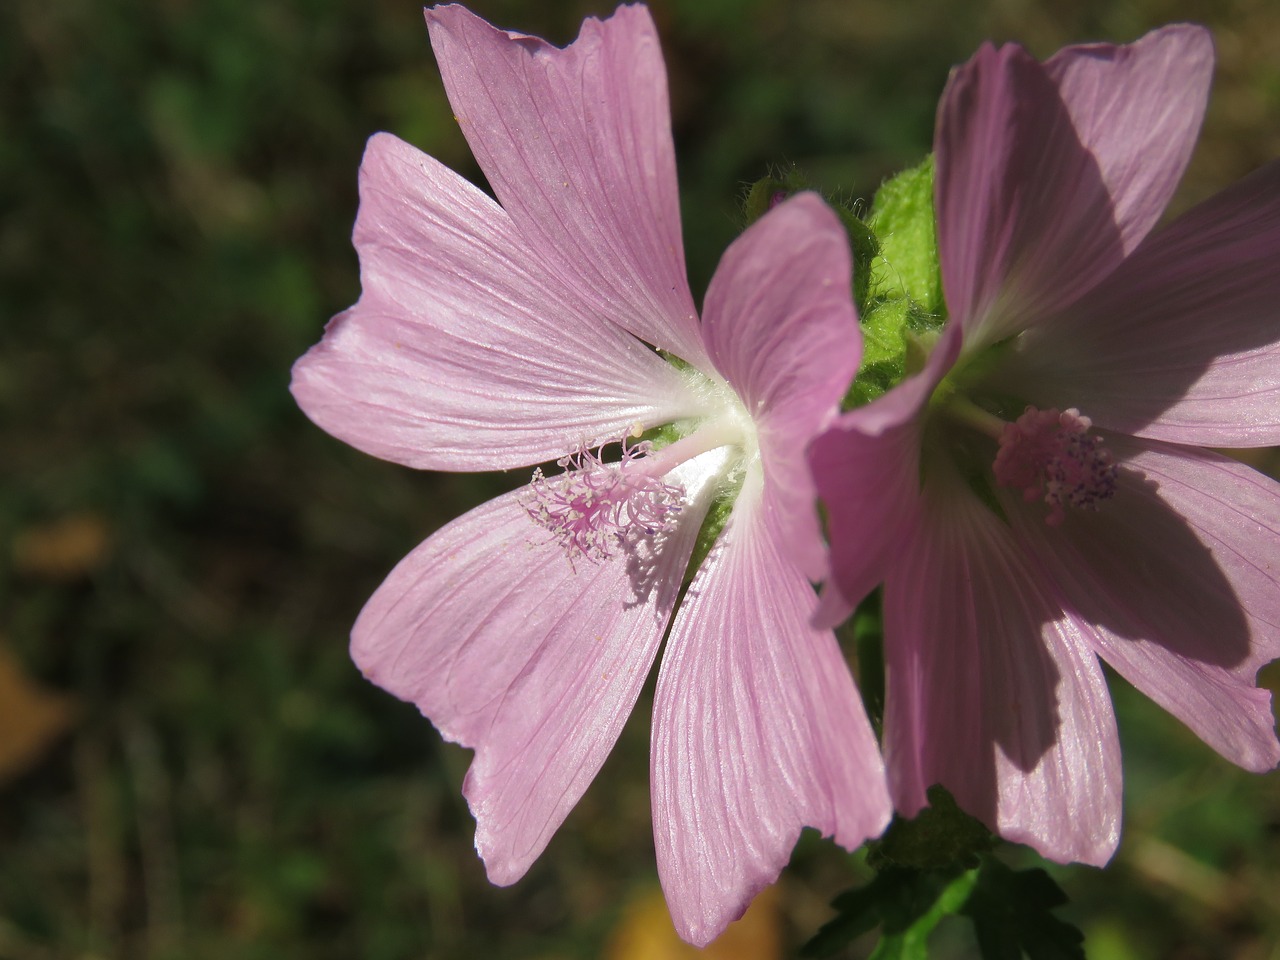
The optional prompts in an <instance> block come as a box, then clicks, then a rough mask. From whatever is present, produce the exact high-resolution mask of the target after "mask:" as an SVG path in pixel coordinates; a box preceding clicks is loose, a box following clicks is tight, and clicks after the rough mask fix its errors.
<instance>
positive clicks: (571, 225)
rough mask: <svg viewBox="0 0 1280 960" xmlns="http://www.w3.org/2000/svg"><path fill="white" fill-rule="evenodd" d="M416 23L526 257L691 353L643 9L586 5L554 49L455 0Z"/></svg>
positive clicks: (667, 123) (658, 341)
mask: <svg viewBox="0 0 1280 960" xmlns="http://www.w3.org/2000/svg"><path fill="white" fill-rule="evenodd" d="M427 25H428V27H429V28H430V31H431V44H432V46H433V47H434V48H435V52H436V59H437V60H438V61H439V64H440V72H441V74H442V75H443V77H444V84H445V90H446V91H447V92H448V94H449V102H450V103H451V104H452V105H453V110H454V114H455V115H456V116H457V118H458V122H459V123H460V124H461V126H462V132H463V134H464V135H465V136H466V138H467V142H468V143H469V144H470V145H471V149H472V152H474V153H475V156H476V160H477V161H479V163H480V166H481V168H482V169H483V170H484V173H485V176H486V177H487V178H488V180H489V184H490V186H492V187H493V191H494V193H495V194H496V195H497V197H498V200H499V202H501V204H502V206H503V207H504V208H505V209H506V211H507V212H508V213H509V214H510V215H511V217H512V219H513V221H514V222H515V224H516V228H517V229H518V230H519V232H520V234H521V235H522V236H523V237H524V239H525V241H526V246H527V248H528V249H529V250H530V251H532V253H533V255H534V257H535V259H536V260H537V261H538V262H541V263H543V264H544V265H546V266H547V267H548V268H549V269H550V270H551V271H552V272H553V273H557V274H559V275H560V276H562V277H564V278H566V280H568V281H569V283H570V284H571V285H572V286H573V287H574V288H575V290H576V291H577V292H578V294H579V295H580V296H582V297H583V298H585V299H587V300H588V302H590V303H591V304H592V305H593V306H594V308H595V310H596V313H597V315H598V316H600V317H603V318H606V319H609V320H611V321H613V322H614V323H617V324H619V325H620V326H622V327H624V328H626V329H627V330H630V331H631V332H632V333H633V334H635V335H636V336H638V337H640V338H641V339H643V340H645V341H646V342H648V343H651V344H653V345H654V346H656V347H660V348H662V349H664V350H669V351H671V352H673V353H675V354H677V355H678V356H680V357H683V358H684V359H685V360H687V361H689V362H690V363H692V364H694V365H697V366H701V365H702V362H703V361H704V360H705V354H704V352H703V349H702V338H701V336H700V334H699V332H698V318H697V312H696V310H695V308H694V305H693V297H692V295H691V294H690V292H689V283H688V280H687V278H686V274H685V264H684V244H683V240H682V239H681V236H680V204H679V197H678V193H677V185H676V167H675V151H674V148H673V146H672V142H671V111H670V107H669V105H668V102H667V74H666V67H665V66H664V64H663V62H662V51H661V49H660V48H659V45H658V37H657V33H656V31H655V29H654V26H653V21H652V19H651V18H650V16H649V12H648V10H646V9H645V8H644V7H642V6H632V7H620V8H619V9H618V11H617V12H616V13H615V14H614V15H613V16H612V17H610V18H609V19H607V20H604V21H600V20H596V19H594V18H593V19H588V20H587V21H586V22H585V23H583V25H582V32H581V33H580V34H579V36H578V39H577V40H576V41H575V42H574V43H572V44H570V45H569V46H568V47H565V48H564V49H558V48H556V47H553V46H551V45H550V44H548V43H545V42H543V41H542V40H538V39H537V38H535V37H526V36H519V35H516V34H509V33H506V32H504V31H502V30H498V29H496V28H494V27H491V26H490V25H489V24H487V23H485V22H484V21H483V20H481V19H479V18H478V17H476V16H475V15H474V14H472V13H470V12H468V11H467V10H465V9H463V8H462V7H460V6H454V5H449V6H441V7H433V8H431V9H429V10H427Z"/></svg>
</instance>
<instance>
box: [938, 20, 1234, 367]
mask: <svg viewBox="0 0 1280 960" xmlns="http://www.w3.org/2000/svg"><path fill="white" fill-rule="evenodd" d="M1211 69H1212V50H1211V48H1210V46H1209V43H1208V39H1207V35H1206V34H1205V32H1204V31H1203V30H1201V29H1200V28H1196V27H1182V26H1180V27H1172V28H1167V29H1165V30H1162V31H1157V32H1156V33H1153V34H1150V35H1148V36H1147V37H1145V38H1143V39H1142V40H1140V41H1139V42H1138V43H1136V44H1133V45H1131V46H1129V47H1111V46H1101V45H1099V46H1092V47H1075V48H1068V49H1066V50H1064V51H1062V52H1061V53H1059V54H1058V55H1057V56H1056V57H1055V58H1054V59H1053V60H1051V61H1050V62H1049V63H1048V64H1046V65H1044V66H1041V65H1040V64H1038V63H1036V61H1035V60H1034V59H1032V58H1031V56H1030V55H1029V54H1027V52H1026V51H1025V50H1023V49H1022V48H1020V47H1016V46H1012V45H1010V46H1005V47H1002V48H1000V49H999V50H997V49H995V48H993V47H991V46H984V47H983V48H982V49H981V50H979V51H978V53H977V54H976V55H975V56H974V57H973V59H972V60H970V61H969V63H967V64H966V65H964V66H963V67H960V68H958V69H957V70H956V71H955V72H954V73H953V74H952V77H951V81H950V82H949V83H948V85H947V89H946V91H945V92H944V93H943V98H942V103H941V104H940V106H939V108H938V123H937V130H936V133H935V136H934V146H935V149H936V151H937V180H936V187H935V193H936V199H937V210H938V245H939V253H940V257H941V263H942V276H943V284H944V288H945V290H946V295H947V303H948V306H949V309H950V312H951V315H952V316H953V317H955V318H956V320H957V321H958V322H960V323H961V324H963V325H964V326H965V328H966V330H968V331H969V336H968V338H967V339H969V340H970V341H971V343H970V346H973V347H977V346H982V345H985V344H988V343H991V342H993V341H996V340H999V339H1001V338H1002V337H1004V336H1007V335H1009V334H1011V333H1015V332H1017V331H1019V330H1021V329H1024V328H1025V327H1026V326H1028V325H1029V324H1030V323H1034V322H1036V320H1037V318H1039V317H1043V316H1045V315H1047V314H1049V313H1050V312H1052V311H1053V310H1055V309H1056V308H1059V307H1062V306H1065V305H1066V304H1068V303H1070V302H1071V301H1072V300H1074V299H1076V298H1077V297H1078V296H1080V294H1082V293H1084V292H1085V291H1086V290H1088V289H1089V288H1090V287H1092V286H1094V285H1095V284H1097V283H1098V282H1099V281H1100V280H1101V279H1102V278H1103V277H1105V276H1106V275H1107V274H1108V273H1110V272H1111V271H1112V270H1113V269H1114V268H1115V267H1116V266H1117V265H1118V264H1119V263H1120V261H1121V260H1122V259H1123V257H1124V255H1125V254H1126V253H1127V252H1129V251H1130V250H1132V249H1133V247H1134V246H1136V245H1137V243H1138V242H1139V241H1140V240H1141V239H1142V237H1143V236H1144V235H1145V234H1146V232H1147V230H1149V229H1150V227H1151V224H1152V223H1154V222H1155V220H1156V219H1157V218H1158V217H1159V215H1160V213H1161V211H1162V210H1163V209H1164V205H1165V203H1166V202H1167V200H1168V196H1169V192H1170V191H1171V190H1172V188H1173V185H1174V184H1175V183H1176V181H1177V178H1178V176H1179V175H1180V173H1181V171H1182V169H1183V167H1185V165H1186V160H1187V156H1188V155H1189V152H1190V149H1191V145H1192V143H1193V141H1194V138H1195V134H1196V131H1197V130H1198V129H1199V123H1200V118H1201V116H1202V114H1203V111H1204V104H1205V99H1206V96H1207V91H1208V80H1209V72H1210V71H1211Z"/></svg>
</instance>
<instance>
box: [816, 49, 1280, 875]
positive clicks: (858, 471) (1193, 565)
mask: <svg viewBox="0 0 1280 960" xmlns="http://www.w3.org/2000/svg"><path fill="white" fill-rule="evenodd" d="M1212 64H1213V54H1212V48H1211V45H1210V40H1209V36H1208V34H1207V32H1206V31H1205V30H1203V29H1202V28H1200V27H1196V26H1190V25H1177V26H1170V27H1166V28H1164V29H1161V30H1157V31H1155V32H1154V33H1152V34H1150V35H1148V36H1146V37H1144V38H1143V39H1141V40H1139V41H1138V42H1137V43H1134V44H1132V45H1131V46H1121V47H1116V46H1110V45H1093V46H1080V47H1069V48H1067V49H1065V50H1062V51H1061V52H1059V53H1058V54H1057V55H1056V56H1054V57H1053V58H1052V59H1050V60H1048V61H1047V62H1045V63H1043V64H1040V63H1037V62H1036V61H1035V60H1033V59H1032V58H1031V57H1030V56H1029V55H1028V54H1027V53H1026V52H1025V51H1024V50H1022V49H1021V48H1019V47H1016V46H1006V47H1002V48H1000V49H996V48H993V47H991V46H985V47H983V48H982V49H981V50H979V51H978V53H977V55H976V56H975V57H974V58H973V59H972V60H971V61H970V62H969V63H967V64H966V65H965V66H963V67H961V68H959V69H957V70H956V71H955V72H954V74H953V75H952V77H951V80H950V82H949V84H948V86H947V89H946V92H945V93H944V95H943V98H942V103H941V105H940V107H939V110H938V122H937V132H936V136H935V142H934V146H935V151H936V163H937V173H936V181H935V184H936V185H935V204H936V212H937V227H938V246H939V257H940V263H941V271H942V281H943V288H944V290H945V293H946V300H947V306H948V309H949V314H950V319H949V320H948V322H947V324H946V326H945V328H944V329H943V330H942V331H941V335H940V337H939V338H938V339H937V341H936V343H934V344H933V346H932V352H931V353H930V354H929V355H928V359H927V361H925V363H924V366H923V369H921V370H919V371H918V372H917V373H916V374H915V375H914V376H911V377H909V378H908V379H907V380H905V381H904V382H903V383H901V384H900V385H899V386H897V387H896V388H894V389H893V390H891V391H890V392H888V393H886V394H885V395H884V396H882V397H880V398H879V399H877V400H875V401H873V402H872V403H870V404H868V405H867V406H865V407H862V408H860V409H856V410H854V411H852V412H850V413H848V414H846V415H844V416H843V417H842V418H840V420H839V421H838V422H837V424H836V425H835V426H834V427H833V428H832V429H831V430H830V431H829V432H827V433H825V434H824V435H823V436H822V437H820V438H819V439H818V440H817V441H816V442H815V444H814V445H813V447H812V450H811V465H812V467H813V469H814V472H815V475H816V480H817V485H818V488H819V493H820V495H821V497H822V498H823V500H824V501H825V503H826V505H827V509H828V510H829V518H830V533H831V540H832V548H831V551H832V552H831V557H832V568H833V569H832V579H833V584H834V587H835V590H829V591H828V592H827V593H825V594H824V598H823V607H824V618H825V619H827V620H837V619H840V618H841V616H842V615H843V614H845V613H847V612H848V610H849V606H850V604H852V603H853V602H856V601H858V600H860V599H861V598H862V597H863V596H865V595H866V594H867V593H869V592H870V591H871V590H872V589H873V588H874V587H875V586H876V584H877V583H879V582H881V581H882V580H883V582H884V627H885V645H886V653H885V656H886V671H887V679H886V683H887V691H886V698H887V703H886V716H885V762H886V765H887V767H888V768H889V778H890V789H891V792H892V793H893V796H894V802H895V804H896V806H897V809H898V810H900V811H902V812H904V813H907V814H910V813H913V812H914V811H916V810H917V809H918V808H919V807H921V806H922V805H923V804H924V803H925V789H926V788H927V787H928V786H929V785H931V784H933V783H935V782H941V783H942V784H944V785H945V786H946V787H947V788H948V789H950V790H951V792H952V793H953V794H954V795H955V797H956V799H957V801H958V802H959V803H960V804H961V805H962V806H963V807H964V808H966V809H967V810H969V811H970V812H971V813H973V814H975V815H977V816H980V817H981V818H983V819H984V820H985V821H986V822H987V823H988V824H989V825H991V826H993V827H995V828H996V829H998V831H999V832H1000V833H1002V834H1003V835H1004V836H1006V837H1008V838H1010V839H1013V840H1017V841H1020V842H1023V843H1027V844H1030V845H1031V846H1033V847H1035V848H1036V849H1038V850H1039V851H1040V852H1041V853H1043V854H1044V855H1046V856H1048V857H1051V858H1053V859H1055V860H1061V861H1068V860H1082V861H1085V862H1088V863H1094V864H1100V863H1103V862H1105V861H1106V860H1107V859H1108V858H1109V857H1110V856H1111V855H1112V853H1113V852H1114V850H1115V848H1116V844H1117V842H1118V839H1119V824H1120V751H1119V745H1118V742H1117V739H1116V730H1115V720H1114V716H1113V713H1112V708H1111V703H1110V700H1109V697H1108V694H1107V689H1106V685H1105V683H1104V679H1103V674H1102V671H1101V668H1100V666H1099V662H1098V658H1101V659H1102V660H1105V661H1106V662H1107V663H1108V664H1110V665H1111V666H1112V667H1113V668H1114V669H1115V670H1116V671H1117V672H1118V673H1119V674H1120V675H1121V676H1123V677H1124V678H1125V679H1127V680H1128V681H1129V682H1131V683H1132V684H1133V685H1134V686H1135V687H1137V688H1138V689H1139V690H1141V691H1142V692H1144V693H1145V694H1146V695H1147V696H1149V697H1151V698H1152V699H1153V700H1155V701H1156V702H1157V703H1159V704H1160V705H1161V706H1162V707H1164V708H1165V709H1166V710H1168V711H1169V712H1170V713H1172V714H1174V715H1175V716H1177V717H1178V718H1180V719H1181V720H1182V721H1183V722H1184V723H1186V724H1187V726H1189V727H1190V728H1191V729H1192V730H1193V731H1194V732H1195V733H1196V734H1198V735H1199V736H1200V737H1201V738H1202V739H1204V740H1205V742H1207V743H1208V744H1209V745H1210V746H1212V747H1213V748H1214V749H1215V750H1217V751H1218V752H1219V753H1221V754H1222V755H1223V756H1225V757H1226V758H1227V759H1229V760H1231V761H1233V762H1235V763H1237V764H1239V765H1240V766H1242V767H1244V768H1246V769H1249V770H1256V771H1263V770H1268V769H1270V768H1271V767H1273V766H1274V765H1275V764H1276V762H1277V760H1280V743H1278V742H1277V739H1276V734H1275V721H1274V718H1273V716H1272V713H1271V709H1270V695H1269V694H1268V693H1266V692H1265V691H1263V690H1259V689H1257V688H1256V687H1255V675H1256V673H1257V670H1258V669H1259V667H1260V666H1261V665H1262V664H1264V663H1266V662H1267V661H1268V660H1270V659H1272V658H1274V657H1276V656H1277V654H1280V630H1278V629H1277V627H1278V626H1280V585H1278V583H1277V577H1278V575H1280V540H1278V539H1277V531H1280V487H1278V486H1277V484H1275V483H1274V482H1273V481H1271V480H1269V479H1267V478H1266V477H1264V476H1261V475H1259V474H1257V473H1255V472H1254V471H1252V470H1250V469H1248V468H1247V467H1245V466H1243V465H1241V464H1240V463H1238V462H1236V461H1234V460H1231V459H1228V458H1226V457H1224V456H1222V455H1220V454H1218V453H1215V452H1213V451H1212V450H1209V449H1205V448H1206V447H1233V446H1239V447H1245V446H1263V445H1270V444H1276V443H1280V343H1278V342H1280V270H1277V267H1276V265H1277V263H1278V262H1280V164H1271V165H1270V166H1267V167H1265V168H1264V169H1262V170H1260V171H1258V172H1257V173H1255V174H1254V175H1252V176H1251V177H1249V178H1247V179H1245V180H1244V181H1242V182H1241V183H1239V184H1237V185H1235V186H1234V187H1232V188H1231V189H1229V190H1227V191H1225V192H1223V193H1221V194H1219V195H1218V196H1216V197H1214V198H1212V199H1211V200H1209V201H1207V202H1206V203H1204V204H1202V205H1201V206H1199V207H1197V208H1196V209H1194V210H1192V211H1191V212H1189V213H1188V214H1186V215H1185V216H1183V217H1182V218H1181V219H1179V220H1178V221H1176V222H1175V223H1173V224H1171V225H1169V226H1167V227H1164V228H1162V229H1159V230H1156V231H1155V232H1152V233H1151V234H1150V235H1149V236H1148V232H1149V231H1150V230H1151V228H1152V226H1153V225H1154V224H1155V222H1156V220H1157V219H1158V218H1159V217H1160V214H1161V212H1162V211H1163V209H1164V207H1165V204H1166V203H1167V202H1168V200H1169V197H1170V195H1171V193H1172V192H1173V189H1174V186H1175V184H1176V182H1177V181H1178V179H1179V177H1180V176H1181V174H1182V171H1183V168H1184V167H1185V166H1186V162H1187V158H1188V156H1189V154H1190V152H1191V148H1192V144H1193V141H1194V139H1195V136H1196V133H1197V130H1198V129H1199V125H1200V120H1201V117H1202V115H1203V112H1204V107H1205V102H1206V99H1207V95H1208V87H1209V79H1210V74H1211V71H1212Z"/></svg>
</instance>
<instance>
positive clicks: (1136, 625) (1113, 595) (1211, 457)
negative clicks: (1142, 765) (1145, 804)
mask: <svg viewBox="0 0 1280 960" xmlns="http://www.w3.org/2000/svg"><path fill="white" fill-rule="evenodd" d="M1108 445H1109V446H1110V447H1111V448H1112V453H1113V454H1114V455H1115V456H1116V457H1117V458H1118V459H1119V460H1120V461H1121V462H1122V463H1123V467H1122V468H1121V471H1120V489H1119V491H1118V492H1117V494H1116V496H1115V498H1114V499H1113V500H1111V501H1108V502H1105V503H1103V504H1102V505H1101V509H1100V510H1099V511H1098V512H1097V513H1092V512H1076V513H1073V514H1072V515H1069V516H1068V517H1067V520H1066V522H1064V523H1063V524H1062V525H1061V526H1059V527H1057V528H1055V529H1051V528H1048V527H1046V525H1045V524H1044V522H1043V520H1042V519H1041V518H1040V517H1037V516H1036V515H1035V512H1034V511H1032V510H1028V509H1027V508H1025V507H1023V506H1022V505H1020V504H1015V503H1013V502H1012V501H1013V498H1011V497H1009V498H1006V502H1005V506H1006V512H1007V513H1008V514H1009V515H1010V517H1011V519H1012V520H1013V521H1014V524H1015V528H1016V529H1017V531H1018V534H1019V536H1020V537H1021V538H1022V539H1023V540H1024V542H1025V543H1026V544H1027V545H1028V548H1029V549H1031V550H1033V551H1034V552H1035V553H1036V554H1037V555H1038V556H1039V557H1040V558H1041V560H1042V562H1043V563H1044V564H1045V566H1046V567H1047V569H1048V570H1049V571H1050V572H1051V574H1052V576H1053V577H1054V579H1055V580H1056V582H1057V585H1058V587H1059V589H1060V590H1061V591H1062V596H1063V598H1064V599H1065V601H1066V602H1067V603H1068V604H1069V605H1070V607H1071V608H1073V609H1074V610H1075V611H1076V612H1077V613H1078V614H1079V615H1080V617H1081V618H1082V620H1084V621H1087V622H1088V623H1089V624H1091V625H1092V627H1091V628H1090V629H1088V630H1086V631H1082V635H1083V639H1084V640H1085V641H1086V642H1088V643H1089V644H1090V645H1092V646H1093V647H1094V649H1096V650H1097V652H1098V653H1099V654H1100V655H1101V656H1102V657H1103V658H1104V659H1105V660H1106V661H1107V662H1108V663H1110V664H1111V665H1112V666H1113V667H1115V668H1116V670H1118V671H1119V672H1120V673H1121V674H1122V675H1123V676H1124V677H1125V678H1126V679H1128V680H1129V681H1130V682H1131V683H1133V685H1134V686H1136V687H1137V688H1138V689H1139V690H1141V691H1142V692H1143V693H1145V694H1147V696H1149V697H1151V698H1152V699H1153V700H1155V701H1156V702H1157V703H1159V704H1160V705H1161V706H1162V707H1164V708H1165V709H1166V710H1168V711H1169V712H1170V713H1172V714H1173V715H1174V716H1176V717H1178V718H1179V719H1181V720H1182V721H1183V722H1184V723H1186V724H1187V726H1189V727H1190V728H1191V729H1192V730H1193V731H1194V732H1195V733H1196V734H1197V735H1198V736H1200V737H1201V738H1202V739H1203V740H1204V741H1205V742H1206V743H1208V744H1209V745H1210V746H1211V747H1213V748H1214V749H1215V750H1217V751H1218V752H1219V753H1221V754H1222V755H1223V756H1224V757H1226V758H1227V759H1228V760H1231V761H1232V762H1233V763H1237V764H1239V765H1240V766H1242V767H1245V768H1246V769H1249V770H1269V769H1271V768H1272V767H1274V766H1275V765H1276V763H1277V762H1280V741H1277V739H1276V733H1275V717H1274V716H1273V715H1272V712H1271V696H1270V694H1269V693H1268V692H1267V691H1265V690H1260V689H1258V688H1257V687H1256V685H1255V677H1256V674H1257V672H1258V669H1259V668H1260V667H1261V666H1262V665H1263V664H1265V663H1267V662H1268V661H1269V660H1271V659H1273V658H1274V657H1277V656H1280V484H1277V483H1275V482H1274V481H1272V480H1270V479H1268V478H1266V477H1264V476H1262V475H1261V474H1259V473H1257V472H1256V471H1254V470H1251V469H1250V468H1248V467H1246V466H1244V465H1243V464H1241V463H1237V462H1236V461H1234V460H1229V459H1227V458H1225V457H1222V456H1220V455H1218V454H1215V453H1210V452H1208V451H1200V450H1187V449H1184V448H1179V447H1168V446H1165V445H1164V444H1160V443H1156V442H1142V441H1126V440H1122V439H1116V440H1114V441H1112V442H1110V443H1109V444H1108Z"/></svg>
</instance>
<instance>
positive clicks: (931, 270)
mask: <svg viewBox="0 0 1280 960" xmlns="http://www.w3.org/2000/svg"><path fill="white" fill-rule="evenodd" d="M868 226H870V227H871V230H872V231H873V232H874V233H875V235H876V237H877V238H878V239H879V241H880V256H879V258H878V259H877V260H876V262H875V265H874V267H873V269H872V273H871V285H870V289H869V291H868V295H869V297H870V298H871V299H872V300H875V299H900V298H905V299H907V300H908V301H909V302H911V303H912V304H913V305H914V306H915V307H916V308H917V309H918V311H919V312H920V314H921V315H922V316H923V317H930V318H933V321H934V322H933V323H932V324H931V326H933V327H935V328H936V327H939V326H941V325H942V320H943V318H944V317H945V316H946V309H947V307H946V302H945V301H944V300H943V298H942V274H941V272H940V271H939V268H938V237H937V232H936V230H935V228H934V217H933V157H928V158H926V159H925V161H924V162H923V163H921V164H920V165H919V166H917V167H912V168H911V169H909V170H904V171H903V172H902V173H900V174H898V175H897V176H896V177H893V178H892V179H890V180H886V181H885V182H884V183H883V184H882V185H881V186H880V189H879V190H878V191H876V198H875V201H874V202H873V203H872V205H871V216H870V218H869V219H868Z"/></svg>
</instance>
